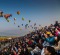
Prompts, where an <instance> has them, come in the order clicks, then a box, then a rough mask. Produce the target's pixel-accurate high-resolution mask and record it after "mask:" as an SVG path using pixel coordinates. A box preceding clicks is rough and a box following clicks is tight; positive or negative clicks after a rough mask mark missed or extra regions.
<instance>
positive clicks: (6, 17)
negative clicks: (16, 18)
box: [4, 14, 12, 19]
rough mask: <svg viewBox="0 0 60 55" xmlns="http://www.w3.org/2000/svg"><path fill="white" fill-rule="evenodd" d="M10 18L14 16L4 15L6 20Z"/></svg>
mask: <svg viewBox="0 0 60 55" xmlns="http://www.w3.org/2000/svg"><path fill="white" fill-rule="evenodd" d="M9 17H12V14H5V15H4V18H5V19H8V18H9Z"/></svg>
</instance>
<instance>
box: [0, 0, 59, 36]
mask: <svg viewBox="0 0 60 55" xmlns="http://www.w3.org/2000/svg"><path fill="white" fill-rule="evenodd" d="M0 10H1V11H3V14H12V17H10V18H9V20H10V22H7V21H6V19H5V18H4V17H0V35H15V36H22V35H25V34H27V33H28V31H29V30H32V29H24V26H23V27H22V26H21V24H24V25H25V24H29V25H33V24H34V23H37V26H38V25H39V24H40V25H41V26H46V25H50V24H54V22H55V21H56V20H57V21H59V22H60V0H0ZM17 11H20V15H17V13H16V12H17ZM22 17H24V19H25V20H24V21H22ZM14 18H16V24H14ZM28 20H31V23H28ZM18 25H20V26H21V28H22V29H23V30H20V28H18Z"/></svg>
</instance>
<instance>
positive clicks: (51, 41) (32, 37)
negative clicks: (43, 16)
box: [0, 21, 60, 55]
mask: <svg viewBox="0 0 60 55" xmlns="http://www.w3.org/2000/svg"><path fill="white" fill-rule="evenodd" d="M0 55H60V23H59V22H58V21H56V22H55V24H51V25H49V26H45V27H42V28H40V29H39V30H35V31H34V32H31V33H29V34H27V35H25V36H23V37H18V38H14V39H12V40H9V45H8V46H7V47H5V48H3V49H2V50H1V51H0Z"/></svg>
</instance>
